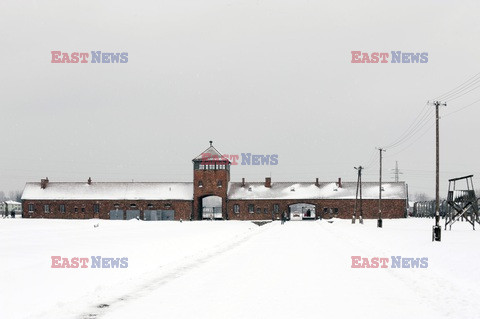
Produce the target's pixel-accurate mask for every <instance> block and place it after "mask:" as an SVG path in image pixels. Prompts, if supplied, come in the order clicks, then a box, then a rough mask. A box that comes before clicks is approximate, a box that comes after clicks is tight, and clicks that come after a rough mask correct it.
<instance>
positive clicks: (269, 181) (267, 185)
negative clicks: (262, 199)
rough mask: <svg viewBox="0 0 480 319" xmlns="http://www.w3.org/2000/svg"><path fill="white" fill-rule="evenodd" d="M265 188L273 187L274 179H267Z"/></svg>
mask: <svg viewBox="0 0 480 319" xmlns="http://www.w3.org/2000/svg"><path fill="white" fill-rule="evenodd" d="M265 187H268V188H270V187H272V178H271V177H265Z"/></svg>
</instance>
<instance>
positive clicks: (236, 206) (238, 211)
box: [233, 204, 240, 214]
mask: <svg viewBox="0 0 480 319" xmlns="http://www.w3.org/2000/svg"><path fill="white" fill-rule="evenodd" d="M233 212H234V213H237V214H238V213H240V205H238V204H235V205H233Z"/></svg>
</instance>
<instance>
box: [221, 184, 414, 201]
mask: <svg viewBox="0 0 480 319" xmlns="http://www.w3.org/2000/svg"><path fill="white" fill-rule="evenodd" d="M271 186H272V187H270V188H268V187H265V184H264V183H263V182H254V183H245V186H244V187H242V183H229V185H228V199H355V194H356V191H357V183H356V182H342V187H338V185H337V183H335V182H332V183H319V186H316V185H315V183H303V182H301V183H295V182H276V183H274V182H272V184H271ZM382 187H383V192H382V199H406V198H407V194H406V190H405V183H404V182H398V183H382ZM362 198H363V199H378V183H376V182H364V183H362Z"/></svg>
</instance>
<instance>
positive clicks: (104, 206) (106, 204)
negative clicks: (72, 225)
mask: <svg viewBox="0 0 480 319" xmlns="http://www.w3.org/2000/svg"><path fill="white" fill-rule="evenodd" d="M29 204H34V212H33V213H30V212H29V211H28V205H29ZM62 204H63V205H65V213H61V212H60V205H62ZM95 204H98V205H99V213H98V214H95V213H94V205H95ZM116 204H118V209H119V210H123V211H126V210H140V218H141V219H143V211H144V210H160V209H168V210H174V211H175V219H176V220H180V219H183V220H188V219H189V218H190V215H191V212H192V201H189V200H153V201H145V200H137V201H132V200H128V201H127V200H118V201H115V200H24V201H23V202H22V211H23V217H24V218H67V219H88V218H100V219H110V211H111V210H115V209H116V207H115V205H116ZM131 204H135V205H136V208H131V206H130V205H131ZM149 204H152V205H153V208H149V207H148V205H149ZM44 205H50V213H45V212H44ZM75 208H77V212H75ZM82 208H83V210H84V211H82Z"/></svg>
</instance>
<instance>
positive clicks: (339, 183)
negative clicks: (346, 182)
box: [338, 177, 342, 188]
mask: <svg viewBox="0 0 480 319" xmlns="http://www.w3.org/2000/svg"><path fill="white" fill-rule="evenodd" d="M338 188H342V178H341V177H339V178H338Z"/></svg>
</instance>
